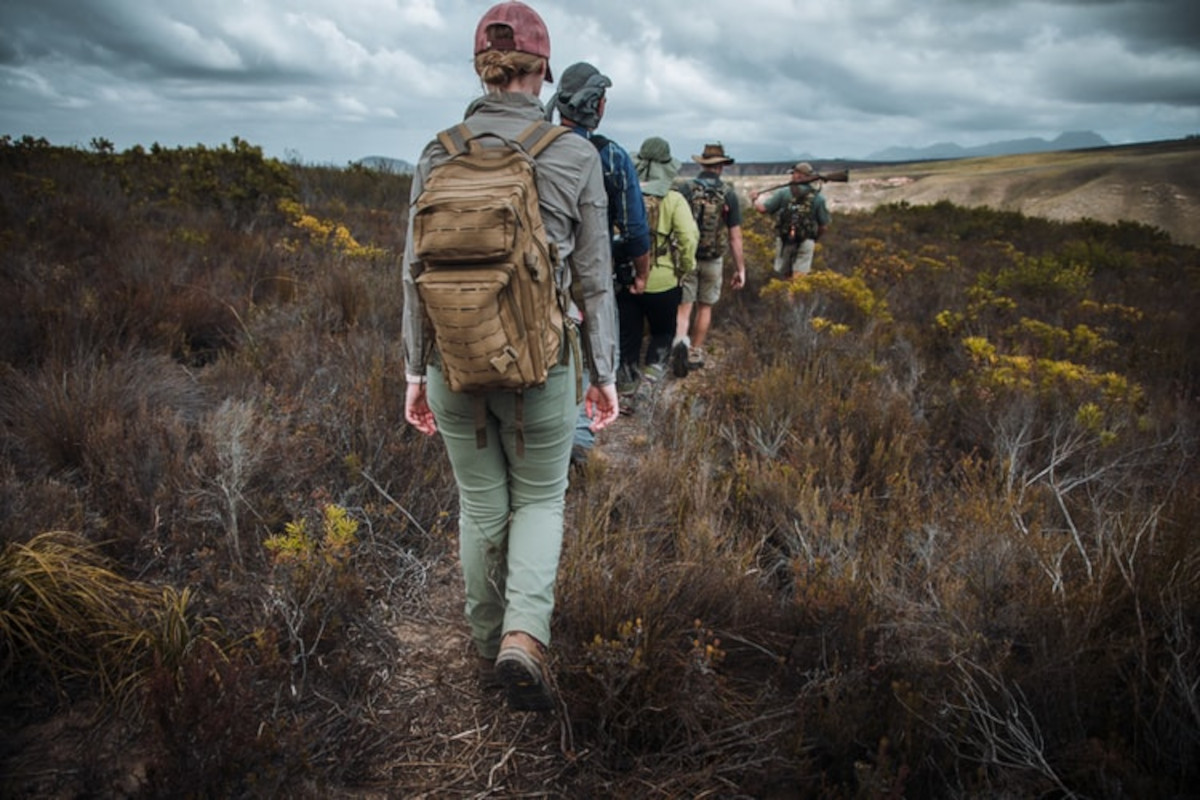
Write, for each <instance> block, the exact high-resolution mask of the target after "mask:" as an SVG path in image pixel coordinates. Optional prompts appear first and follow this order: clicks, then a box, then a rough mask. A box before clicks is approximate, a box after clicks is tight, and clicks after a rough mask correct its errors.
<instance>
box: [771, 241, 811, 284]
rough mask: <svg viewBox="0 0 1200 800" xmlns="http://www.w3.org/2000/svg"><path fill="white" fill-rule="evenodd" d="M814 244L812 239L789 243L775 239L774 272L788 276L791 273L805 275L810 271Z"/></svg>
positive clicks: (791, 274) (790, 275)
mask: <svg viewBox="0 0 1200 800" xmlns="http://www.w3.org/2000/svg"><path fill="white" fill-rule="evenodd" d="M816 244H817V243H816V242H814V241H813V240H812V239H805V240H804V241H802V242H793V243H791V244H787V243H785V242H784V241H783V240H782V239H776V240H775V274H776V275H783V276H784V277H787V278H790V277H792V276H793V275H806V274H808V273H809V272H811V271H812V263H813V252H814V251H815V250H816Z"/></svg>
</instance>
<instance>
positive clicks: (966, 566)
mask: <svg viewBox="0 0 1200 800" xmlns="http://www.w3.org/2000/svg"><path fill="white" fill-rule="evenodd" d="M184 166H186V167H187V169H186V170H185V169H182V167H184ZM0 170H2V172H3V176H4V179H3V180H0V237H2V239H3V241H4V243H5V255H4V257H3V266H2V269H0V289H2V290H3V292H4V295H5V296H6V297H7V298H10V307H11V308H12V309H14V312H13V313H12V314H9V315H5V317H4V319H3V322H0V325H2V326H3V331H2V333H3V335H2V336H0V342H2V343H0V374H2V377H3V380H2V383H0V520H2V522H3V525H2V527H0V530H3V532H4V547H5V550H4V556H3V559H4V563H5V566H4V569H3V571H0V581H3V582H4V583H3V585H2V586H0V597H3V598H4V599H3V601H2V603H3V605H2V606H0V619H2V620H5V627H4V628H3V631H2V633H3V637H4V638H3V641H2V642H0V646H2V647H3V655H4V660H3V662H0V667H2V668H3V671H2V672H0V678H2V683H0V691H2V692H3V693H4V696H5V698H6V705H5V708H6V710H5V725H6V727H8V728H9V729H11V730H12V731H14V732H28V731H29V730H32V729H33V727H34V726H35V724H36V723H40V722H43V721H45V720H47V719H48V718H50V717H52V716H53V715H54V714H56V713H59V712H62V711H64V710H67V709H70V708H74V707H80V706H81V704H82V703H85V702H87V701H89V700H90V701H95V702H103V703H105V705H103V706H101V707H102V708H104V709H105V710H104V712H103V713H101V714H100V715H98V716H97V717H96V722H95V723H94V724H95V725H96V726H97V728H96V730H98V731H105V732H107V733H108V734H110V735H113V736H117V735H119V736H122V737H124V743H125V744H127V745H128V749H130V750H136V751H138V752H141V753H144V754H145V764H146V765H148V766H147V767H146V769H147V772H146V777H145V779H144V780H143V781H142V782H141V783H140V784H138V785H137V786H136V787H134V790H133V791H132V794H135V795H138V794H140V795H141V796H163V795H166V794H181V793H182V794H190V795H191V796H244V797H249V796H278V795H292V796H320V795H321V793H322V791H324V792H325V793H326V795H330V794H332V795H340V796H356V793H357V794H359V795H361V794H362V793H363V792H367V791H368V789H366V788H363V787H368V786H370V787H377V786H378V785H379V782H380V781H381V780H385V779H386V781H387V785H389V786H392V787H393V788H395V787H404V791H406V792H407V793H412V794H418V793H420V792H422V791H426V792H428V791H433V789H434V788H435V787H441V788H442V789H444V788H445V786H446V785H448V783H447V781H448V780H449V779H448V778H446V777H445V775H447V774H452V775H454V776H455V778H454V780H453V781H449V782H450V783H453V784H454V785H455V787H457V788H456V789H455V791H457V792H459V793H460V794H463V795H467V794H480V793H484V792H487V791H495V787H496V783H495V780H496V777H497V775H498V774H501V773H505V772H506V770H505V769H501V768H502V767H505V766H506V765H509V764H510V761H509V759H510V758H515V757H516V756H513V755H512V754H511V753H509V754H508V755H505V756H504V757H503V759H502V760H500V761H495V760H494V759H493V760H491V761H488V760H487V759H488V758H489V755H488V753H487V752H485V751H471V750H468V749H467V748H465V746H464V740H460V739H455V738H454V737H453V734H455V733H457V731H446V732H444V733H445V735H444V736H442V738H441V739H438V741H440V742H442V746H444V747H445V748H446V749H445V750H442V751H438V752H453V753H455V754H457V755H456V756H455V757H457V758H461V759H465V761H463V762H462V763H457V762H456V763H453V764H450V763H447V764H445V765H444V769H443V770H442V771H441V775H442V777H441V778H440V779H439V778H438V777H437V775H438V774H439V770H438V769H437V768H436V767H435V766H432V765H433V764H434V762H436V761H437V758H442V757H447V758H448V757H449V756H437V757H434V756H430V757H423V758H416V757H415V755H414V757H413V758H412V759H409V763H414V764H415V766H413V767H412V768H411V769H409V770H407V771H406V770H400V769H398V768H396V767H395V764H397V763H398V762H401V761H403V760H404V759H403V758H402V756H403V755H404V754H406V753H407V752H408V751H409V750H410V749H412V748H417V747H420V748H429V747H431V745H430V744H429V743H430V742H431V741H433V740H434V739H437V737H436V736H433V738H431V735H427V734H426V733H425V732H423V731H425V729H426V728H428V726H429V724H430V720H431V719H436V718H437V714H438V713H439V712H437V711H436V710H435V706H438V704H439V703H441V706H440V707H443V708H444V707H446V698H445V697H443V698H442V699H441V700H439V699H438V696H437V694H436V691H435V690H433V689H428V688H425V689H423V690H422V691H421V692H411V693H404V694H402V695H398V694H397V693H396V690H395V688H394V683H391V684H390V685H389V680H390V677H391V676H393V675H394V674H395V673H396V671H397V670H403V669H404V667H405V666H406V665H405V663H404V662H405V659H407V658H410V657H416V656H414V655H413V654H412V653H411V652H410V650H408V649H406V647H405V646H403V644H402V643H401V642H400V641H399V640H398V639H397V636H396V630H397V627H398V623H399V622H400V621H403V620H405V619H415V618H417V617H418V616H420V615H422V614H427V613H428V611H429V609H428V604H429V602H430V596H431V593H432V591H433V588H434V587H433V583H434V581H435V580H437V578H436V577H435V576H436V575H437V574H439V572H440V571H441V570H443V569H444V567H445V566H446V564H447V563H452V562H453V557H454V550H455V542H454V530H453V519H454V511H455V503H456V500H455V493H454V488H453V482H452V480H451V477H450V474H449V470H448V466H447V463H446V460H445V458H444V454H443V453H442V451H441V448H440V445H439V444H438V443H437V442H436V440H428V439H426V438H424V437H422V436H420V435H418V434H416V433H415V432H414V431H411V430H409V429H408V428H407V426H406V425H405V424H404V423H403V421H402V420H403V364H402V362H401V356H400V353H401V351H402V348H401V347H400V342H399V336H400V331H399V326H398V320H399V316H400V311H401V305H400V304H401V299H400V298H401V294H402V293H401V290H400V283H399V269H398V266H399V258H400V255H399V254H400V253H401V252H402V247H403V228H404V225H403V223H404V218H405V214H406V204H407V193H408V183H407V178H405V177H404V176H396V175H387V174H382V173H373V172H371V171H369V170H362V169H358V168H350V169H345V170H337V169H330V168H315V167H305V166H302V165H283V164H279V163H277V162H273V161H271V160H269V159H264V158H262V156H261V153H260V152H258V151H257V149H256V148H253V147H251V146H250V145H248V144H246V143H245V142H241V141H238V140H235V141H234V142H233V143H232V144H231V145H230V146H226V147H222V148H217V149H206V148H189V149H180V150H167V149H163V148H158V147H154V148H151V149H149V150H144V149H141V148H137V149H135V150H132V151H128V152H125V153H116V152H113V151H112V150H111V148H103V147H97V148H95V149H93V150H92V151H81V150H76V149H69V148H59V147H55V146H52V145H50V144H49V143H46V142H43V141H40V140H32V139H25V140H12V139H4V140H3V141H2V142H0ZM745 235H746V243H747V253H748V263H749V274H750V283H749V286H748V287H747V289H746V290H744V291H742V292H740V293H736V294H734V293H727V294H726V296H725V298H724V299H723V301H722V303H721V305H719V306H718V309H717V316H716V320H715V323H714V336H715V339H714V347H713V349H714V355H715V358H714V361H715V363H716V364H717V366H716V367H715V368H713V369H711V370H705V371H703V372H701V373H698V374H695V375H693V376H692V377H689V378H688V379H687V380H686V381H685V382H682V383H680V384H677V385H674V386H672V387H671V389H670V391H669V392H668V393H667V394H666V395H664V396H663V397H660V399H659V402H657V403H656V404H650V405H648V406H646V408H645V409H643V410H640V411H639V415H638V417H637V419H638V420H639V421H638V422H637V423H636V424H637V425H639V426H644V427H642V428H641V430H640V432H639V433H638V434H637V435H636V436H633V437H631V438H630V444H629V445H628V446H627V447H625V449H624V450H622V451H621V457H620V458H616V459H610V460H609V461H608V463H607V464H606V465H604V464H600V463H599V462H597V463H593V464H591V465H589V466H588V468H587V469H586V470H585V471H584V472H582V473H580V474H578V475H577V476H576V478H575V480H574V481H573V484H572V488H571V490H570V496H569V498H568V500H569V503H570V505H571V509H572V519H573V525H572V528H571V529H570V530H569V532H568V537H567V543H566V548H565V550H564V555H563V563H562V573H561V574H562V578H561V581H560V585H559V597H558V607H557V613H556V616H555V620H554V626H555V627H554V633H555V640H554V647H553V659H554V664H555V668H556V675H557V680H558V683H559V688H560V690H561V692H562V696H563V700H564V709H566V711H567V714H566V715H565V716H564V717H563V718H562V728H563V731H564V733H563V738H564V741H568V740H569V742H571V743H572V747H570V748H569V753H568V755H569V756H570V757H563V756H561V755H555V753H553V752H551V753H549V754H547V753H542V754H541V756H539V757H540V758H541V761H539V764H542V765H544V766H543V769H544V770H545V774H541V773H539V774H537V775H533V774H530V775H528V776H526V778H525V780H526V781H527V782H528V783H527V785H525V784H522V783H521V780H522V778H521V775H520V774H519V770H518V771H515V772H512V773H511V774H510V784H509V785H510V787H511V788H513V789H514V790H520V789H521V787H522V786H525V788H528V789H529V790H530V791H534V790H535V789H538V790H541V789H540V788H538V787H542V786H543V785H552V786H554V787H557V788H555V789H554V791H561V793H563V794H575V795H592V794H598V793H600V792H604V793H608V794H614V795H616V796H635V795H637V796H641V795H645V794H646V793H647V792H652V793H657V794H659V795H662V796H699V795H702V794H705V793H708V794H715V795H720V796H772V795H775V796H780V795H782V796H806V797H875V796H880V797H882V796H902V795H907V796H941V797H967V796H1038V795H1043V794H1045V795H1056V796H1079V797H1082V796H1087V797H1114V798H1115V797H1127V796H1139V797H1142V796H1173V795H1180V794H1186V792H1188V791H1190V788H1189V787H1190V786H1191V785H1192V784H1193V783H1194V782H1195V779H1196V774H1195V771H1196V766H1195V765H1196V764H1197V763H1200V697H1198V695H1197V687H1198V685H1200V684H1198V682H1197V676H1198V675H1200V640H1198V639H1197V637H1196V635H1195V630H1196V623H1197V620H1198V619H1200V595H1198V592H1200V589H1198V587H1200V558H1198V555H1197V554H1198V553H1200V549H1198V548H1197V545H1196V543H1195V539H1194V536H1193V535H1192V532H1193V531H1194V528H1195V525H1196V522H1197V520H1198V519H1200V513H1198V511H1200V503H1198V502H1197V498H1198V497H1200V492H1197V469H1196V467H1197V464H1196V441H1197V440H1196V429H1195V428H1196V426H1195V419H1196V413H1195V412H1196V398H1197V388H1198V385H1200V384H1198V377H1200V369H1198V368H1200V361H1198V359H1197V355H1196V353H1197V352H1198V350H1197V347H1196V345H1197V344H1200V342H1197V327H1196V325H1195V323H1194V321H1193V319H1192V318H1191V309H1192V308H1194V307H1195V306H1196V300H1197V291H1198V286H1200V283H1198V266H1200V262H1198V261H1197V253H1196V250H1195V249H1192V248H1185V247H1178V246H1175V245H1173V244H1172V243H1170V242H1169V241H1168V240H1166V238H1165V237H1164V236H1163V235H1162V234H1161V233H1160V232H1157V231H1153V230H1151V229H1147V228H1144V227H1140V226H1135V225H1118V226H1104V225H1099V224H1096V223H1081V224H1073V225H1067V224H1061V223H1052V222H1047V221H1044V220H1036V219H1030V218H1025V217H1022V216H1019V215H1015V214H1007V213H997V212H992V211H988V210H986V209H975V210H966V209H961V208H957V207H954V206H951V205H949V204H939V205H937V206H932V207H909V206H904V205H900V206H892V207H886V208H882V209H879V210H877V211H875V212H873V213H871V214H861V215H839V216H838V217H837V218H836V219H835V224H834V226H833V229H832V231H831V233H830V234H829V236H828V238H827V239H826V240H824V241H822V242H821V244H820V247H819V251H818V254H817V262H816V263H817V268H818V270H817V272H814V274H813V275H812V276H810V277H807V278H803V279H798V280H796V281H792V282H787V283H785V282H782V281H775V280H772V277H771V276H770V274H769V269H770V255H771V249H772V247H771V230H770V226H769V224H768V222H767V221H766V220H762V219H760V218H758V217H756V216H753V215H751V216H749V217H748V218H747V225H746V231H745ZM621 424H623V425H629V424H634V423H630V422H629V421H624V422H622V423H621ZM605 447H606V444H605V440H604V439H603V437H602V440H601V449H602V450H603V449H604V448H605ZM614 452H615V450H614ZM47 531H69V532H70V533H69V536H70V537H71V538H70V542H71V543H72V545H71V546H72V548H73V549H70V550H69V551H67V550H62V549H61V547H59V545H60V544H61V540H60V539H58V538H54V537H50V538H47V536H48V535H47V534H46V533H45V532H47ZM65 535H67V534H59V535H58V536H65ZM52 543H57V544H55V547H59V550H57V551H56V552H58V553H59V554H60V556H61V557H59V558H57V560H56V561H54V563H53V564H50V563H49V562H43V566H44V569H43V574H44V577H45V580H44V581H43V582H42V583H40V584H38V585H39V586H42V587H44V588H40V589H38V590H37V591H36V592H32V593H31V591H30V590H29V589H28V588H25V587H28V586H31V585H33V584H32V583H31V582H30V581H29V580H28V578H27V577H26V578H25V579H23V578H22V577H21V576H22V575H25V576H29V575H31V574H32V573H31V572H30V571H29V570H28V569H27V568H23V569H18V568H16V567H13V566H12V565H13V564H17V565H20V564H27V563H28V560H25V561H22V560H21V559H22V558H24V557H25V556H27V555H28V554H29V553H30V552H35V551H37V549H38V548H39V547H40V548H43V549H44V548H47V547H48V546H49V545H50V544H52ZM76 585H78V586H80V588H79V590H77V591H76V590H68V589H69V587H71V586H76ZM127 597H136V601H126V600H125V599H122V598H127ZM80 598H85V599H84V600H83V601H80ZM87 598H91V599H87ZM451 611H452V612H453V613H454V614H457V612H458V609H451ZM68 612H69V613H68ZM35 618H36V620H37V624H34V623H32V622H30V620H34V619H35ZM14 620H21V621H20V622H15V621H14ZM441 624H454V623H453V622H450V623H446V622H445V620H442V622H441ZM89 630H92V631H94V632H95V635H94V636H89V635H87V634H86V633H85V632H86V631H89ZM56 631H57V632H58V633H57V634H56V633H55V632H56ZM112 648H117V650H116V651H115V652H118V653H123V654H125V655H124V656H123V657H122V658H118V659H116V661H115V663H114V661H113V659H112V658H111V653H113V652H114V650H113V649H112ZM121 648H124V649H121ZM38 653H40V654H41V657H38V658H32V657H31V656H30V654H38ZM105 676H107V677H105ZM105 685H109V686H116V685H119V686H120V687H122V693H121V695H120V696H121V698H122V699H121V701H120V702H112V701H111V700H106V699H105V697H106V696H105V694H104V692H103V691H100V690H98V688H97V687H102V686H105ZM447 686H448V685H447ZM446 691H451V690H450V689H449V688H447V689H446ZM113 696H114V695H112V693H110V694H109V695H108V697H109V698H111V697H113ZM31 698H32V699H31ZM479 702H480V703H487V702H489V701H487V700H486V699H481V700H480V701H479ZM118 719H119V720H120V721H121V724H120V725H117V724H116V722H115V721H116V720H118ZM406 732H409V733H406ZM434 733H439V732H436V731H435V732H434ZM447 737H449V738H447ZM14 741H15V739H14ZM455 746H457V749H454V748H455ZM532 746H533V745H532V744H531V747H532ZM421 752H422V753H423V752H426V751H425V750H422V751H421ZM506 752H508V751H506ZM539 752H540V751H539ZM3 757H4V758H5V763H6V764H7V765H8V766H9V767H10V769H7V770H5V771H4V772H5V774H6V776H7V777H6V779H5V780H6V783H5V784H4V789H5V791H6V792H8V793H9V794H13V795H16V796H21V795H22V793H26V794H28V793H29V792H30V791H32V789H31V787H32V786H33V785H34V781H33V779H32V778H29V777H28V775H29V774H30V773H29V772H28V770H25V769H24V765H25V764H26V762H25V761H23V760H22V759H23V758H26V757H27V753H25V754H23V753H21V752H16V751H9V752H7V753H5V754H3ZM79 759H80V763H81V765H82V766H81V767H80V769H81V771H82V772H84V773H87V774H89V775H94V776H97V777H96V778H95V780H108V779H112V776H113V770H114V769H116V767H115V766H114V765H111V764H107V763H104V759H103V757H102V755H101V754H100V753H99V752H95V753H89V752H81V753H80V754H79ZM470 759H479V760H478V761H471V760H470ZM418 762H419V763H418ZM512 763H515V762H512ZM526 763H528V762H526ZM431 775H432V776H434V777H429V776H431ZM547 775H548V776H549V781H550V782H549V783H539V781H542V780H543V778H546V776H547ZM22 776H25V777H22ZM102 776H107V778H105V777H102ZM535 784H536V786H535ZM356 787H357V788H356Z"/></svg>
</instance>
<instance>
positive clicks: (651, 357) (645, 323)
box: [617, 286, 683, 367]
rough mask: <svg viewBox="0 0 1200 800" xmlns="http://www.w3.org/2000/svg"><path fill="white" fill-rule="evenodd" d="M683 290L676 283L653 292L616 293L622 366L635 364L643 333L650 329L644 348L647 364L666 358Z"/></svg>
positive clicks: (622, 290) (673, 333)
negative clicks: (647, 341)
mask: <svg viewBox="0 0 1200 800" xmlns="http://www.w3.org/2000/svg"><path fill="white" fill-rule="evenodd" d="M682 294H683V290H682V289H680V288H679V287H678V286H676V287H675V288H674V289H669V290H668V291H665V292H655V293H654V294H631V293H630V292H629V290H628V289H621V290H620V291H618V292H617V317H618V320H619V322H620V326H619V327H620V337H621V341H620V346H621V366H623V367H626V366H637V364H638V362H639V360H640V357H641V354H642V336H643V334H644V333H645V331H646V329H647V328H649V331H650V344H649V346H648V347H647V349H646V363H647V364H661V363H663V362H664V361H666V360H667V354H668V353H669V352H670V351H671V344H672V342H674V341H675V311H676V310H677V309H678V308H679V300H680V297H682Z"/></svg>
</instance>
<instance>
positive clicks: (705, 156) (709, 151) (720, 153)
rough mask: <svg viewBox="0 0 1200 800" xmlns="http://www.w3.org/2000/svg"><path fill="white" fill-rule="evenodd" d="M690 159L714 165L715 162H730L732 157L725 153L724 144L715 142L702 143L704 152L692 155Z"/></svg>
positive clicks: (698, 162)
mask: <svg viewBox="0 0 1200 800" xmlns="http://www.w3.org/2000/svg"><path fill="white" fill-rule="evenodd" d="M692 161H695V162H696V163H697V164H703V165H704V166H706V167H708V166H714V165H716V164H732V163H733V159H732V158H730V157H729V156H727V155H725V146H724V145H723V144H721V143H720V142H717V143H716V144H706V145H704V152H703V153H701V154H700V155H698V156H692Z"/></svg>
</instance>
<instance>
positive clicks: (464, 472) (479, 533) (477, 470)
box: [426, 363, 579, 658]
mask: <svg viewBox="0 0 1200 800" xmlns="http://www.w3.org/2000/svg"><path fill="white" fill-rule="evenodd" d="M426 389H427V397H428V400H429V407H430V408H431V409H432V410H433V413H434V417H435V418H436V419H437V424H438V430H439V431H440V433H441V435H442V440H443V441H444V442H445V444H446V451H447V453H448V454H449V456H450V465H451V467H452V468H453V469H454V479H455V481H456V482H457V483H458V502H459V522H458V528H459V540H458V547H459V557H460V559H461V560H462V569H463V582H464V583H465V585H466V594H467V603H466V613H467V622H468V624H469V625H470V627H471V637H472V639H473V640H474V642H475V647H476V648H477V649H478V651H479V654H480V655H482V656H486V657H489V658H494V657H495V656H496V654H497V652H498V651H499V649H500V639H501V637H502V636H503V635H504V634H505V633H508V632H509V631H524V632H526V633H528V634H529V635H531V636H533V637H534V638H536V639H537V640H538V641H540V642H542V643H543V644H549V643H550V615H551V613H552V612H553V610H554V583H555V579H556V577H557V575H558V559H559V554H560V552H561V550H562V538H563V501H564V496H565V494H566V490H567V470H568V465H569V461H570V456H571V443H572V438H573V435H574V431H575V419H576V417H577V416H578V413H579V406H578V405H577V404H576V402H575V401H576V396H575V389H576V387H575V367H574V364H573V363H572V364H567V365H559V366H556V367H554V368H553V369H552V370H551V371H550V376H549V378H548V379H547V380H546V384H545V385H544V386H542V387H539V388H536V389H528V390H526V391H525V392H524V401H523V406H524V407H523V409H521V412H522V414H523V416H524V423H523V426H522V427H523V429H524V437H525V454H524V456H518V455H517V423H516V414H517V395H516V394H515V393H513V392H492V393H490V394H488V395H485V396H484V398H485V403H486V409H487V414H486V430H487V446H486V447H483V448H479V447H478V446H477V444H476V440H475V426H476V422H475V415H476V402H477V399H476V397H475V396H474V395H467V394H460V393H457V392H452V391H450V389H449V387H448V386H447V385H446V381H445V378H444V376H443V375H442V372H441V370H440V369H438V368H437V367H436V366H430V368H429V370H428V386H427V387H426Z"/></svg>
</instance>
